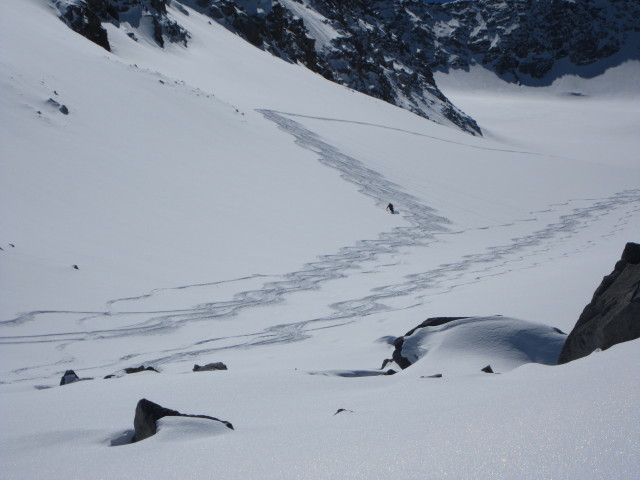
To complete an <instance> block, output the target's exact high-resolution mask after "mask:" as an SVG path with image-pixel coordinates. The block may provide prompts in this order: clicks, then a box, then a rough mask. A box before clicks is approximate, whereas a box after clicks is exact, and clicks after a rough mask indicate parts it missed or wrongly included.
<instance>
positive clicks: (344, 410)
mask: <svg viewBox="0 0 640 480" xmlns="http://www.w3.org/2000/svg"><path fill="white" fill-rule="evenodd" d="M342 412H350V413H353V410H347V409H346V408H339V409H338V411H337V412H336V413H334V414H333V415H334V416H336V415H337V414H339V413H342Z"/></svg>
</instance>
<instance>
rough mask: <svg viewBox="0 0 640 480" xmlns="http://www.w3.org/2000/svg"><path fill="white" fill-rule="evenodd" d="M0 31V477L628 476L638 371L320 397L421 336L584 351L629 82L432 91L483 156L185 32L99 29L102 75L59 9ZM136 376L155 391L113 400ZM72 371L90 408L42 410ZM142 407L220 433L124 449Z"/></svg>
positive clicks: (611, 216)
mask: <svg viewBox="0 0 640 480" xmlns="http://www.w3.org/2000/svg"><path fill="white" fill-rule="evenodd" d="M0 9H1V12H0V13H1V14H0V32H2V33H1V34H0V42H1V48H0V51H1V52H2V55H1V57H0V82H2V84H1V86H0V88H2V92H3V95H2V96H0V102H1V103H0V111H1V112H2V113H1V115H2V122H1V127H2V128H1V129H0V149H1V155H0V235H1V237H0V247H2V250H0V291H1V292H2V294H1V302H0V343H1V345H0V358H1V360H2V362H1V364H2V368H1V369H0V382H2V383H1V384H0V402H1V405H2V410H3V412H6V414H5V415H2V421H1V423H0V458H1V462H2V465H3V477H5V478H33V477H35V476H37V477H39V478H63V477H64V478H86V479H90V478H104V477H109V478H137V479H139V478H151V477H154V478H177V477H180V478H184V477H185V476H189V477H193V478H210V477H211V476H212V474H213V473H215V474H216V475H218V476H220V477H222V478H269V477H272V478H349V477H352V478H382V477H384V478H403V479H406V478H425V477H426V478H439V477H441V476H443V475H444V473H447V475H448V476H452V477H455V478H471V477H475V478H486V479H490V478H497V477H500V476H503V477H508V478H523V479H528V478H531V479H533V478H575V479H578V478H580V479H584V478H625V479H633V478H636V477H637V476H638V465H639V464H640V461H639V460H640V457H639V456H638V449H637V442H636V440H635V439H636V438H639V437H640V436H639V435H638V434H639V433H640V419H639V417H638V410H637V408H636V405H637V403H638V399H639V395H640V392H639V390H638V385H637V382H635V381H633V380H634V379H635V378H636V377H637V376H638V373H639V372H638V367H637V362H634V359H635V358H637V355H638V348H639V347H638V342H637V341H636V342H631V343H629V344H625V345H619V346H616V347H613V348H612V349H610V350H608V351H605V352H602V353H598V354H594V355H591V356H590V357H588V358H586V359H583V360H580V361H576V362H573V363H570V364H568V365H564V366H561V367H549V366H543V365H538V364H533V365H524V366H521V367H519V368H515V369H514V370H511V371H509V372H506V373H504V374H502V375H495V376H489V375H486V374H484V373H481V372H477V373H475V372H471V373H469V372H470V371H471V370H465V371H463V372H456V371H455V370H456V369H455V368H452V370H451V373H450V374H447V375H445V376H444V377H443V378H441V379H423V378H420V376H422V375H423V373H422V372H420V371H419V370H414V371H413V372H412V370H411V368H409V369H407V370H404V371H402V372H401V373H399V374H397V375H394V376H381V375H376V376H372V377H370V378H344V377H343V376H340V375H339V374H335V372H336V371H338V372H345V371H347V372H352V373H353V376H359V375H360V372H365V373H366V374H369V373H371V372H372V371H374V370H375V369H377V368H379V367H380V363H381V361H382V360H383V359H385V358H389V356H390V355H391V352H392V350H393V347H392V345H390V339H392V338H395V337H397V336H399V335H402V334H404V333H405V332H407V331H408V330H409V329H410V328H413V327H414V326H415V325H417V324H419V323H420V322H421V321H422V320H424V319H425V318H426V317H429V316H436V315H442V316H444V315H474V316H491V315H496V314H502V315H505V316H510V317H515V318H518V319H521V320H523V321H528V322H537V323H543V324H546V325H549V326H550V327H558V328H560V329H562V330H563V331H565V332H567V331H569V330H570V329H571V327H572V326H573V323H574V322H575V320H576V319H577V318H578V315H579V313H580V311H581V310H582V308H583V307H584V305H585V304H586V303H587V302H588V301H589V299H590V297H591V295H592V293H593V290H594V288H595V287H596V286H597V285H598V283H599V281H600V278H601V277H602V276H603V275H605V274H606V273H608V272H609V271H610V270H611V266H612V265H613V263H614V262H615V261H616V260H617V259H618V258H619V255H620V251H621V250H622V247H623V246H624V243H625V242H627V241H629V240H634V238H633V237H634V236H637V232H638V231H639V229H638V226H640V222H639V220H638V214H639V210H640V191H639V185H640V182H639V180H640V165H638V163H637V161H636V157H637V154H636V152H637V151H638V138H637V135H636V132H637V128H636V126H638V124H639V114H638V108H637V105H638V98H639V92H637V91H633V90H631V91H627V92H626V93H625V95H624V96H620V95H619V94H617V93H615V92H612V93H611V92H610V93H607V94H602V91H603V89H604V88H603V85H604V84H606V83H607V82H609V81H613V80H612V79H613V78H615V75H616V74H617V73H616V71H615V70H614V71H609V72H607V74H606V75H605V77H602V78H599V79H594V81H596V83H594V82H591V81H588V82H586V83H584V84H581V85H580V89H578V88H572V89H571V90H570V91H574V92H583V93H589V96H586V95H585V96H576V95H565V94H562V92H559V91H555V90H553V89H527V88H524V87H519V88H517V89H516V87H513V86H511V87H512V88H507V90H506V91H505V90H504V89H502V88H503V87H502V86H500V88H498V87H493V86H491V85H489V80H487V79H484V80H483V79H482V78H480V74H479V73H478V74H476V73H474V72H471V73H470V76H468V77H466V78H464V79H460V78H452V77H443V78H442V83H443V85H444V88H445V89H449V90H445V91H446V92H447V94H449V92H451V95H452V97H454V98H457V100H456V101H458V100H459V101H460V102H461V105H462V104H464V105H465V106H464V108H469V109H470V110H473V111H474V115H476V116H477V118H478V119H479V121H480V125H481V126H482V127H483V129H486V131H487V132H488V135H487V136H486V137H485V138H477V137H472V136H470V135H467V134H464V133H463V132H460V131H459V130H456V129H453V128H447V127H444V126H442V125H437V124H435V123H433V122H429V121H427V120H425V119H424V118H421V117H419V116H416V115H413V114H411V113H409V112H408V111H406V110H402V109H399V108H396V107H393V106H390V105H389V104H387V103H384V102H382V101H380V100H376V99H374V98H371V97H368V96H365V95H362V94H360V93H357V92H354V91H353V90H349V89H347V88H345V87H342V86H339V85H336V84H335V83H331V82H327V81H326V80H325V79H324V78H323V77H321V76H319V75H316V74H314V73H311V72H310V71H309V70H307V69H305V68H303V67H301V66H298V65H293V64H291V63H287V62H283V61H282V60H279V59H276V58H274V57H273V56H272V55H270V54H268V53H266V52H263V51H260V50H259V49H256V48H254V47H252V46H251V45H249V44H247V43H246V42H245V41H244V40H242V39H241V38H239V37H237V36H235V35H233V34H231V33H230V32H229V31H228V30H227V29H225V28H223V27H222V26H220V25H218V24H216V23H214V22H211V23H209V18H208V17H206V16H203V15H201V14H199V13H198V12H197V11H195V10H192V9H189V8H188V7H185V9H186V11H188V12H189V15H184V14H181V15H183V17H184V18H183V22H184V23H183V25H184V27H185V28H186V29H187V30H188V31H189V32H190V34H191V35H192V38H191V39H190V44H189V47H188V48H184V47H183V46H181V45H180V44H171V43H168V44H166V45H165V48H164V49H160V48H158V46H157V44H156V42H155V41H154V39H153V36H152V32H151V31H150V32H149V33H148V36H144V35H142V34H140V35H139V36H138V41H137V42H135V41H131V39H130V38H129V36H128V35H127V32H126V31H125V30H124V29H118V28H116V27H115V26H111V27H107V28H108V29H109V39H110V42H111V50H112V51H111V52H107V51H106V50H104V49H103V48H101V47H99V46H97V45H95V44H93V43H91V42H87V41H86V39H84V38H83V37H81V36H80V35H78V34H76V33H74V32H73V31H71V30H70V29H68V28H67V27H66V26H65V25H64V23H62V22H60V21H59V20H58V19H57V15H58V10H57V9H56V8H53V7H52V5H51V4H49V3H48V2H45V1H41V0H6V1H5V2H2V5H1V6H0ZM637 67H638V66H637V64H634V63H630V64H628V65H626V66H623V67H620V68H625V69H628V70H625V71H626V72H629V71H631V72H633V71H636V72H637V70H634V69H637ZM618 73H619V71H618ZM610 74H611V75H614V77H607V75H610ZM569 80H571V79H568V81H569ZM439 81H440V79H439ZM571 81H573V80H571ZM464 82H467V84H472V85H473V82H476V83H475V85H476V86H475V87H473V88H470V87H467V88H464V89H460V88H459V87H456V85H462V84H464ZM480 82H483V83H484V87H483V88H480V86H479V83H480ZM576 82H578V80H576ZM597 82H600V84H597ZM499 85H501V84H499ZM576 86H577V84H576V85H574V87H576ZM559 88H560V87H559ZM514 89H515V90H514ZM49 99H51V101H50V100H49ZM62 105H64V106H66V110H67V114H65V113H63V112H62V111H61V110H60V109H61V107H62ZM63 110H64V109H63ZM581 131H583V132H584V134H585V135H581ZM596 146H597V149H596ZM389 202H392V203H393V204H394V205H395V207H396V211H397V214H396V215H390V214H388V213H386V212H385V210H384V209H385V207H386V205H387V204H388V203H389ZM635 240H637V238H636V239H635ZM74 265H75V266H77V267H78V268H77V269H76V268H74V267H73V266H74ZM479 338H482V336H480V337H479ZM438 355H439V358H440V359H447V360H450V361H451V362H453V363H454V364H455V362H456V358H457V357H456V355H455V352H454V351H453V350H447V349H442V350H440V351H439V353H438ZM424 360H425V361H426V360H427V358H424ZM482 360H483V361H484V358H483V359H482ZM213 361H224V363H225V364H227V365H228V367H229V370H228V371H222V372H202V373H192V372H191V369H192V366H193V364H194V363H199V364H205V363H208V362H213ZM141 364H144V365H152V366H154V367H156V368H157V369H158V370H160V372H161V373H155V372H144V373H137V374H135V375H123V372H122V369H124V368H126V367H132V366H138V365H141ZM484 366H485V365H479V366H478V369H480V368H482V367H484ZM67 369H74V370H75V371H76V372H77V373H78V375H80V376H81V377H83V378H85V377H93V378H95V380H92V381H83V382H77V383H74V384H71V385H65V386H63V387H58V386H57V385H58V383H59V379H60V377H61V376H62V375H63V374H64V372H65V370H67ZM309 373H315V375H310V374H309ZM319 373H320V374H319ZM322 373H324V374H322ZM434 373H437V372H434ZM109 374H116V377H115V378H111V379H103V377H105V376H107V375H109ZM363 375H364V373H363ZM48 387H55V388H48ZM141 398H148V399H149V400H151V401H154V402H158V403H160V404H162V405H163V406H166V407H168V408H172V409H176V410H179V411H183V412H188V413H194V414H204V415H210V416H215V417H218V418H222V419H226V420H229V421H231V422H232V423H233V424H234V427H235V430H234V431H232V432H231V431H230V432H226V431H224V433H221V432H219V431H217V430H216V431H212V430H215V429H211V428H208V426H206V425H203V424H201V423H197V424H185V423H181V422H171V421H167V422H164V423H163V424H162V425H161V428H160V432H159V434H158V435H157V436H156V437H152V438H149V439H147V440H144V441H142V442H140V443H137V444H134V445H128V444H126V443H127V441H128V440H129V439H130V438H131V428H132V422H133V415H134V410H135V406H136V403H137V402H138V400H140V399H141ZM43 405H46V407H43ZM340 408H344V409H346V410H351V412H349V411H344V412H341V413H340V414H339V415H334V413H335V412H336V411H337V410H338V409H340ZM483 442H484V444H487V445H490V448H488V449H486V450H483V449H479V448H478V445H480V444H483Z"/></svg>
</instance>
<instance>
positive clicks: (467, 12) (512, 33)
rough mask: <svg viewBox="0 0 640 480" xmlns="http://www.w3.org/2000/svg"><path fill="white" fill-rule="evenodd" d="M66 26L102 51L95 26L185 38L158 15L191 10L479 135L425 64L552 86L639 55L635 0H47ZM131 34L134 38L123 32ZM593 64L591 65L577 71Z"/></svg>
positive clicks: (335, 77)
mask: <svg viewBox="0 0 640 480" xmlns="http://www.w3.org/2000/svg"><path fill="white" fill-rule="evenodd" d="M56 4H57V6H58V8H59V10H60V12H61V18H62V19H63V20H64V21H65V22H66V23H67V24H68V25H69V26H70V27H71V28H73V29H74V30H75V31H77V32H78V33H81V34H82V35H84V36H86V37H87V38H89V39H90V40H92V41H94V42H95V43H97V44H99V45H101V46H103V47H104V48H106V49H107V50H108V49H109V41H108V38H107V32H106V30H105V29H104V28H103V27H102V25H101V23H105V22H109V23H112V24H114V25H116V26H119V25H120V23H128V24H129V25H130V26H131V27H133V29H136V28H146V29H147V30H148V31H149V32H150V33H151V34H152V36H153V38H154V39H155V41H156V42H157V43H158V45H160V46H163V45H164V42H165V41H169V42H173V43H178V44H182V45H185V46H186V45H187V44H188V40H189V38H190V37H189V33H188V32H187V31H186V30H185V29H184V28H182V27H181V26H180V25H179V24H178V22H177V21H176V19H175V18H174V17H171V15H169V13H168V11H167V6H168V5H173V6H175V7H176V8H177V9H179V10H181V11H182V13H183V14H188V10H186V9H184V8H183V7H182V5H185V6H188V7H190V8H193V9H195V10H197V11H199V12H201V13H203V14H205V15H207V16H209V17H210V18H211V19H213V20H215V21H217V22H219V23H220V24H222V25H224V26H225V27H226V28H228V29H229V30H231V31H233V32H235V33H237V34H238V35H240V36H242V37H243V38H245V39H246V40H247V41H249V42H251V43H252V44H253V45H255V46H257V47H259V48H262V49H263V50H266V51H268V52H270V53H272V54H273V55H276V56H278V57H281V58H283V59H285V60H287V61H290V62H299V63H302V64H304V65H305V66H306V67H308V68H309V69H311V70H313V71H314V72H317V73H319V74H321V75H323V76H324V77H325V78H327V79H329V80H331V81H334V82H337V83H340V84H342V85H345V86H348V87H350V88H353V89H354V90H358V91H360V92H363V93H366V94H368V95H371V96H373V97H376V98H380V99H382V100H384V101H387V102H389V103H392V104H394V105H397V106H400V107H402V108H405V109H407V110H410V111H412V112H414V113H416V114H418V115H420V116H423V117H425V118H429V119H432V120H434V121H437V122H439V123H443V124H447V123H451V124H454V125H456V126H457V127H459V128H460V129H462V130H464V131H466V132H469V133H472V134H481V131H480V128H479V127H478V125H477V124H476V122H475V121H474V120H473V119H472V118H470V117H469V116H467V115H466V114H464V113H463V112H462V111H460V110H459V109H458V108H456V107H455V106H454V105H453V104H452V103H451V102H450V101H449V100H448V99H447V98H446V97H445V96H444V94H443V93H442V92H441V91H440V90H439V89H438V87H437V85H436V83H435V81H434V79H433V73H432V72H433V71H434V70H440V71H448V70H450V69H460V68H462V69H467V68H469V67H470V66H472V65H482V66H484V67H486V68H488V69H490V70H492V71H494V72H495V73H496V74H497V75H499V76H501V77H502V78H503V79H505V80H507V81H511V82H518V83H523V84H529V85H541V84H550V83H551V82H552V81H553V80H554V79H555V78H557V77H558V76H560V75H562V74H564V73H580V74H589V75H596V74H598V73H602V71H603V70H604V69H605V68H607V67H609V66H613V65H616V64H619V63H622V62H623V61H625V60H628V59H630V58H631V59H640V3H639V2H638V1H637V0H611V1H605V0H582V1H579V2H578V1H574V0H508V1H506V0H473V1H470V0H460V1H454V2H447V3H444V4H438V3H428V2H426V1H424V0H377V1H375V0H373V1H372V0H351V1H349V2H343V1H340V0H173V1H172V0H56ZM129 35H130V36H131V38H133V39H134V40H135V34H134V33H130V34H129ZM585 66H590V67H593V68H591V69H590V71H589V72H586V71H585V70H584V68H583V69H582V70H580V68H579V67H585Z"/></svg>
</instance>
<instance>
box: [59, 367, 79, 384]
mask: <svg viewBox="0 0 640 480" xmlns="http://www.w3.org/2000/svg"><path fill="white" fill-rule="evenodd" d="M79 380H80V377H78V375H76V372H74V371H73V370H67V371H66V372H64V375H63V376H62V378H61V379H60V385H69V384H70V383H73V382H77V381H79Z"/></svg>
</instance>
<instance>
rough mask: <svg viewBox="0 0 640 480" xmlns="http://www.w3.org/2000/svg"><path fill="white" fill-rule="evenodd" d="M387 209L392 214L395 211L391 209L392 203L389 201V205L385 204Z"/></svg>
mask: <svg viewBox="0 0 640 480" xmlns="http://www.w3.org/2000/svg"><path fill="white" fill-rule="evenodd" d="M387 210H389V211H390V212H391V215H393V214H394V213H395V212H394V211H393V203H390V204H389V205H387Z"/></svg>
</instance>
